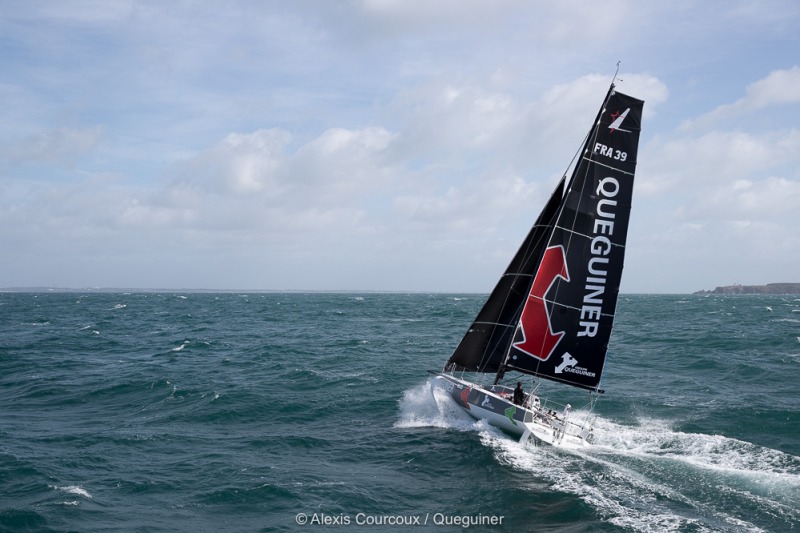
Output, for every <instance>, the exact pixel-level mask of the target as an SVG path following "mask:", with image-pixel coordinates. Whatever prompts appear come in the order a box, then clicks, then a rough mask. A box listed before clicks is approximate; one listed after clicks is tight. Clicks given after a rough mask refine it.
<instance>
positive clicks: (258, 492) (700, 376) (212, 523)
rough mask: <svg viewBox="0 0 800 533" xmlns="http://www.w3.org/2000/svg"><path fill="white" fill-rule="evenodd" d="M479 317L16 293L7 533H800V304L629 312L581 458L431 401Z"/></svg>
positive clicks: (369, 305) (411, 298)
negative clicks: (434, 384)
mask: <svg viewBox="0 0 800 533" xmlns="http://www.w3.org/2000/svg"><path fill="white" fill-rule="evenodd" d="M483 299H484V296H481V295H466V294H465V295H453V294H372V293H370V294H338V293H336V294H323V293H311V294H301V293H286V294H282V293H281V294H279V293H239V294H227V293H225V294H221V293H216V294H202V293H176V294H168V293H163V294H158V293H54V292H51V293H48V292H42V293H13V292H9V293H2V294H0V531H37V532H39V531H41V532H50V531H104V532H105V531H109V532H116V531H120V532H150V531H192V532H194V531H330V530H344V529H357V530H359V531H408V530H415V529H423V530H435V531H465V530H472V531H520V532H523V531H536V532H538V531H546V532H556V531H559V532H560V531H564V532H584V531H602V532H615V531H619V532H623V531H633V532H638V531H653V532H662V531H680V532H684V531H685V532H690V531H691V532H695V531H697V532H706V531H709V532H710V531H727V532H739V531H752V532H761V531H766V532H790V531H798V530H800V299H798V297H796V296H786V297H782V296H695V295H692V296H689V295H683V296H675V295H669V296H661V295H659V296H651V295H623V296H622V297H621V298H620V301H619V309H618V315H617V319H616V327H615V331H614V334H613V335H612V341H611V346H610V353H609V358H608V360H607V362H606V367H605V374H604V377H603V387H604V389H605V390H606V394H605V395H603V397H602V398H601V400H600V401H599V403H598V404H597V406H596V408H595V412H596V414H597V415H598V419H597V423H596V430H595V433H596V443H595V446H594V447H592V448H590V449H587V450H583V451H580V452H567V451H563V450H559V449H553V448H550V447H546V446H540V447H523V446H522V445H520V444H519V443H517V442H516V441H515V440H514V439H512V438H511V437H509V436H507V435H505V434H503V433H502V432H500V431H497V430H495V429H493V428H491V427H488V426H486V425H485V424H483V423H480V422H475V421H473V420H471V419H469V418H468V417H467V416H466V415H464V414H462V413H461V412H459V411H458V410H457V409H454V408H453V406H452V405H449V404H447V403H446V402H442V401H441V398H440V399H439V401H437V400H435V399H434V397H433V396H432V395H431V394H430V390H429V374H428V373H427V372H426V371H427V370H428V369H438V368H440V367H441V366H442V364H443V363H444V361H445V360H446V359H447V357H448V356H449V355H450V352H451V351H452V349H453V348H454V347H455V345H456V344H457V343H458V341H459V340H460V338H461V336H462V335H463V333H464V332H465V330H466V328H467V327H468V325H469V324H470V322H471V320H472V319H473V317H474V315H475V314H476V312H477V311H478V310H479V308H480V306H481V305H482V302H483ZM545 386H546V385H545ZM551 389H552V390H551V394H553V395H555V396H556V397H558V398H560V399H562V400H567V401H571V403H572V405H573V406H578V407H579V406H580V405H581V399H582V398H584V395H586V393H585V392H583V391H579V390H577V389H576V390H564V389H569V388H568V387H559V386H557V385H554V386H553V387H551ZM416 522H419V525H417V524H416ZM476 522H477V524H476Z"/></svg>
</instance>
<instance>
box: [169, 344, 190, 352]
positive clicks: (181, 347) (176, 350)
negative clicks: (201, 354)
mask: <svg viewBox="0 0 800 533" xmlns="http://www.w3.org/2000/svg"><path fill="white" fill-rule="evenodd" d="M187 346H189V341H183V344H181V345H180V346H176V347H175V348H173V349H172V350H170V351H171V352H180V351H181V350H183V349H184V348H186V347H187Z"/></svg>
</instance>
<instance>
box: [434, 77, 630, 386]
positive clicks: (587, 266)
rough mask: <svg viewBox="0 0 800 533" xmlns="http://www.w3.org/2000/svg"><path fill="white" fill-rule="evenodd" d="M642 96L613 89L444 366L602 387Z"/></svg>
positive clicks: (621, 259) (626, 229)
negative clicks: (566, 176) (570, 168)
mask: <svg viewBox="0 0 800 533" xmlns="http://www.w3.org/2000/svg"><path fill="white" fill-rule="evenodd" d="M643 106H644V102H643V101H641V100H638V99H636V98H633V97H630V96H627V95H624V94H622V93H619V92H617V91H615V89H614V86H613V85H612V86H611V88H610V89H609V91H608V94H607V95H606V98H605V100H604V103H603V106H602V107H601V110H600V112H599V113H598V116H597V119H596V120H595V123H594V125H593V127H592V129H591V130H590V132H589V135H588V136H587V138H586V141H585V143H584V146H583V149H582V153H581V158H580V160H579V161H578V163H577V164H576V166H575V169H574V170H573V173H572V175H571V178H570V180H569V183H568V184H567V190H566V192H565V193H562V192H561V191H562V190H563V179H562V181H561V183H559V185H558V187H556V190H555V191H554V193H553V195H552V197H551V198H550V200H549V201H548V203H547V205H546V206H545V208H544V210H543V211H542V213H541V214H540V215H539V218H538V219H537V221H536V223H535V224H534V226H533V228H532V229H531V231H530V233H529V234H528V236H527V237H526V239H525V241H524V242H523V244H522V246H521V247H520V249H519V250H518V251H517V254H516V255H515V256H514V259H513V260H512V261H511V264H510V265H509V267H508V268H507V269H506V272H505V274H504V275H503V276H502V277H501V279H500V281H499V282H498V284H497V286H496V287H495V289H494V291H492V293H491V295H490V296H489V299H488V300H487V302H486V304H485V305H484V307H483V309H481V311H480V313H479V314H478V317H477V318H476V319H475V322H473V324H472V326H471V327H470V329H469V331H468V332H467V333H466V335H465V336H464V338H463V339H462V341H461V343H460V344H459V345H458V347H457V348H456V350H455V351H454V352H453V355H452V356H451V357H450V359H449V360H448V362H447V365H446V367H445V368H446V369H462V370H467V371H475V372H498V373H499V374H501V373H502V372H503V371H505V370H516V371H519V372H523V373H525V374H531V375H536V376H540V377H543V378H546V379H550V380H555V381H559V382H562V383H566V384H569V385H572V386H576V387H581V388H584V389H589V390H595V391H597V390H599V389H598V387H599V384H600V377H601V375H602V372H603V366H604V363H605V357H606V351H607V348H608V342H609V338H610V335H611V327H612V324H613V321H614V313H615V308H616V303H617V295H618V293H619V285H620V279H621V277H622V267H623V260H624V256H625V241H626V236H627V231H628V221H629V215H630V208H631V197H632V193H633V177H634V172H635V169H636V157H637V151H638V144H639V132H640V129H641V117H642V109H643Z"/></svg>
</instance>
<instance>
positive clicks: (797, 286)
mask: <svg viewBox="0 0 800 533" xmlns="http://www.w3.org/2000/svg"><path fill="white" fill-rule="evenodd" d="M695 294H800V283H767V284H766V285H739V284H738V283H737V284H736V285H728V286H726V287H717V288H716V289H714V290H713V291H697V292H696V293H695Z"/></svg>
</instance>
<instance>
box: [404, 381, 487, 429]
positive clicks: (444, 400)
mask: <svg viewBox="0 0 800 533" xmlns="http://www.w3.org/2000/svg"><path fill="white" fill-rule="evenodd" d="M399 404H400V417H399V419H398V420H397V422H395V423H394V427H396V428H421V427H437V428H445V429H457V430H459V431H470V430H473V429H475V427H476V426H475V421H474V420H473V419H472V417H470V416H469V415H468V414H466V413H465V412H463V411H462V410H461V408H459V407H458V406H457V405H455V404H454V403H453V402H452V400H450V398H449V397H448V396H446V395H443V394H440V393H438V392H436V389H434V387H433V384H432V382H431V380H430V379H428V380H427V381H426V382H425V383H424V384H422V385H419V386H418V387H414V388H412V389H408V390H407V391H405V392H404V393H403V398H402V399H401V400H400V402H399Z"/></svg>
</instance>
